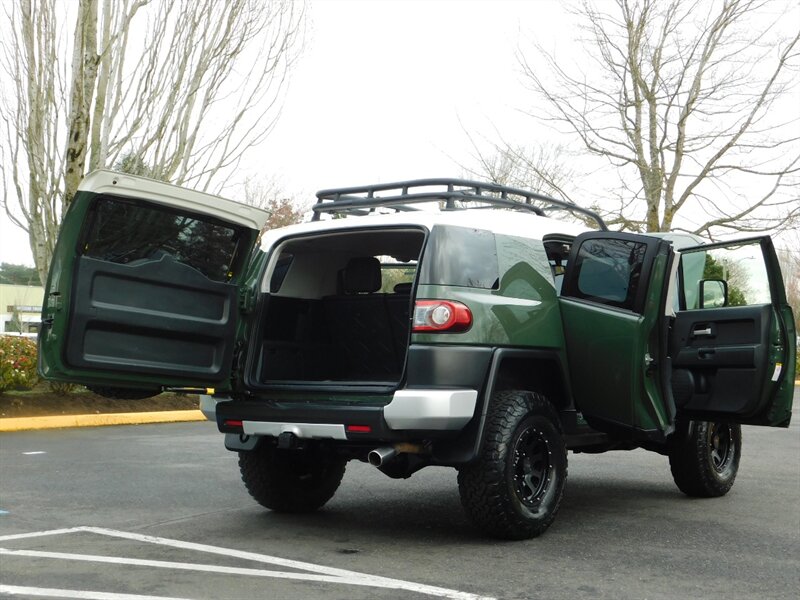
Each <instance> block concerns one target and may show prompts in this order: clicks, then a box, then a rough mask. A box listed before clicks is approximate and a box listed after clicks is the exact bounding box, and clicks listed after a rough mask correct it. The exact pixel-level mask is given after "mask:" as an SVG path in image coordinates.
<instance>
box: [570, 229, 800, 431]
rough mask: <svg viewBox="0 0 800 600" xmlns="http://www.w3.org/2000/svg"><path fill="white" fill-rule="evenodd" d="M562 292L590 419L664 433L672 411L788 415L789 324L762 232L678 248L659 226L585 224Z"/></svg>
mask: <svg viewBox="0 0 800 600" xmlns="http://www.w3.org/2000/svg"><path fill="white" fill-rule="evenodd" d="M714 281H716V282H717V283H714ZM559 303H560V308H561V314H562V322H563V325H564V334H565V339H566V345H567V357H568V361H569V368H570V375H571V385H572V390H573V395H574V397H575V402H576V406H577V408H578V410H580V411H581V413H582V414H583V416H584V417H585V418H586V420H587V421H588V422H589V423H590V425H592V426H593V427H594V428H596V429H598V430H600V431H606V432H608V433H612V434H613V433H617V432H618V433H623V434H624V435H625V436H631V435H632V436H633V437H634V438H636V439H642V440H663V438H664V437H665V436H667V435H669V434H670V433H671V432H672V430H673V429H674V425H675V420H676V418H678V417H680V416H684V417H686V418H691V419H700V420H716V421H732V422H738V423H748V424H757V425H771V426H784V427H785V426H788V423H789V419H790V417H791V404H792V393H793V378H794V361H795V352H796V348H795V336H796V331H795V324H794V319H793V316H792V311H791V308H790V307H789V306H788V304H787V302H786V295H785V291H784V287H783V281H782V279H781V274H780V268H779V266H778V262H777V258H776V256H775V251H774V248H773V246H772V242H771V241H770V239H769V238H768V237H763V238H755V239H749V240H738V241H735V242H727V243H724V244H711V245H705V246H699V247H694V248H684V249H682V250H680V253H676V252H675V250H674V249H673V248H672V246H671V244H670V242H668V241H667V240H665V239H663V238H659V237H655V236H645V235H633V234H626V233H608V232H592V233H586V234H583V235H580V236H578V238H576V240H575V242H574V244H573V246H572V249H571V252H570V257H569V262H568V265H567V268H566V272H565V277H564V284H563V288H562V295H561V297H560V299H559Z"/></svg>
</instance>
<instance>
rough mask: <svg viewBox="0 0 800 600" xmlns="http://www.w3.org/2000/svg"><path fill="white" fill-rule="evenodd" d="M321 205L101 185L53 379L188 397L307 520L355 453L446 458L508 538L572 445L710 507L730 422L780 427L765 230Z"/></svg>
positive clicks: (440, 185)
mask: <svg viewBox="0 0 800 600" xmlns="http://www.w3.org/2000/svg"><path fill="white" fill-rule="evenodd" d="M545 213H548V214H555V215H560V216H561V217H562V218H560V219H553V218H550V217H548V216H547V215H546V214H545ZM313 215H314V216H313V218H312V220H311V221H310V222H308V223H303V224H299V225H294V226H290V227H286V228H282V229H277V230H271V231H267V232H265V233H263V235H262V234H261V233H260V231H261V229H262V227H263V225H264V223H265V221H266V218H267V216H268V215H267V214H266V213H264V212H263V211H260V210H258V209H255V208H252V207H248V206H244V205H241V204H238V203H235V202H231V201H228V200H223V199H221V198H217V197H213V196H210V195H207V194H203V193H200V192H196V191H191V190H186V189H181V188H178V187H174V186H171V185H168V184H164V183H160V182H155V181H151V180H147V179H143V178H139V177H134V176H130V175H125V174H118V173H112V172H108V171H97V172H94V173H92V174H90V175H89V176H87V177H86V178H85V179H84V181H83V183H82V185H81V188H80V191H79V193H78V194H77V195H76V197H75V199H74V201H73V202H72V204H71V206H70V209H69V211H68V213H67V215H66V217H65V220H64V225H63V228H62V230H61V235H60V238H59V240H58V246H57V248H56V252H55V257H54V260H53V263H52V267H51V270H50V277H49V281H48V284H47V289H46V299H45V303H44V304H45V306H44V309H43V315H42V323H43V326H42V329H41V333H40V340H39V341H40V344H39V348H40V361H39V370H40V372H41V375H42V376H43V377H44V378H46V379H50V380H55V381H69V382H78V383H82V384H85V385H87V386H88V387H90V388H91V389H93V390H96V391H98V392H99V393H103V394H106V395H110V396H117V397H143V396H149V395H152V394H155V393H158V392H159V391H162V390H183V391H198V392H199V393H201V394H203V396H201V399H202V400H201V408H202V409H203V411H204V412H205V414H206V415H207V416H208V417H209V418H210V419H212V420H215V421H216V423H217V427H218V428H219V430H220V431H221V432H222V433H224V434H225V445H226V447H227V448H228V449H229V450H232V451H235V452H238V453H239V465H240V469H241V475H242V478H243V480H244V483H245V485H246V486H247V489H248V491H249V492H250V494H251V495H252V496H253V497H254V498H255V499H256V500H257V501H258V502H259V503H261V504H262V505H263V506H265V507H267V508H269V509H272V510H276V511H286V512H304V511H312V510H315V509H317V508H319V507H321V506H322V505H323V504H325V502H327V501H328V500H329V499H330V498H331V497H332V496H333V494H334V493H335V491H336V489H337V487H338V486H339V483H340V482H341V479H342V476H343V474H344V471H345V466H346V464H347V462H348V461H350V460H353V459H356V460H360V461H364V462H369V463H370V464H372V465H374V466H375V467H376V468H377V469H379V470H380V471H382V472H383V473H385V474H386V475H388V476H389V477H394V478H406V477H409V476H411V475H412V474H413V473H414V472H416V471H417V470H419V469H421V468H423V467H426V466H430V465H438V466H448V467H453V468H455V469H457V470H458V485H459V490H460V493H461V499H462V503H463V506H464V508H465V510H466V512H467V514H468V516H469V518H470V520H471V521H472V522H473V523H474V524H475V525H476V526H477V527H478V528H479V529H481V530H482V531H484V532H486V533H488V534H490V535H493V536H497V537H502V538H512V539H519V538H528V537H533V536H536V535H539V534H541V533H542V532H543V531H544V530H545V529H547V527H548V526H549V525H550V523H551V522H552V521H553V519H554V517H555V515H556V512H557V511H558V507H559V504H560V502H561V498H562V495H563V492H564V484H565V482H566V477H567V451H568V450H571V451H572V452H588V453H598V452H605V451H608V450H629V449H632V448H644V449H647V450H651V451H653V452H658V453H660V454H663V455H664V456H666V457H668V459H669V462H670V466H671V468H672V474H673V477H674V479H675V483H676V484H677V485H678V487H679V488H680V489H681V490H682V491H683V492H684V493H686V494H688V495H690V496H721V495H723V494H725V493H726V492H727V491H728V490H729V489H730V487H731V485H732V484H733V481H734V478H735V477H736V473H737V470H738V466H739V459H740V455H741V428H740V424H742V423H746V424H751V425H765V426H773V427H787V426H788V425H789V420H790V418H791V404H792V393H793V379H794V365H795V352H796V348H795V343H796V342H795V340H796V331H795V323H794V319H793V316H792V312H791V309H790V307H789V305H788V304H787V302H786V295H785V291H784V286H783V281H782V279H781V274H780V269H779V267H778V262H777V259H776V256H775V251H774V249H773V246H772V242H771V241H770V239H769V238H768V237H759V238H750V239H744V240H737V241H734V242H727V243H724V244H699V243H698V242H700V241H701V240H699V239H698V238H694V237H692V236H689V235H685V234H661V235H659V236H656V235H633V234H630V233H615V232H609V231H608V230H607V228H606V226H605V224H604V223H603V221H602V220H601V219H600V218H599V217H598V216H597V215H596V214H595V213H593V212H591V211H588V210H585V209H582V208H580V207H578V206H575V205H573V204H568V203H565V202H560V201H557V200H554V199H551V198H547V197H544V196H541V195H538V194H535V193H533V192H528V191H524V190H518V189H512V188H508V187H503V186H499V185H494V184H488V183H478V182H471V181H462V180H454V179H429V180H419V181H408V182H401V183H395V184H382V185H374V186H364V187H354V188H348V189H336V190H325V191H322V192H319V194H318V201H317V203H316V205H315V206H314V207H313ZM570 215H571V216H570ZM344 217H347V218H344ZM565 217H566V218H565ZM588 224H591V225H592V227H593V228H594V229H590V228H589V227H588Z"/></svg>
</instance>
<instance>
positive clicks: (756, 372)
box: [670, 237, 796, 427]
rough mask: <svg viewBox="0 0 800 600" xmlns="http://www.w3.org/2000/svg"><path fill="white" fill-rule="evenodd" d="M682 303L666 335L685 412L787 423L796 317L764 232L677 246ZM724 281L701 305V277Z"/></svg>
mask: <svg viewBox="0 0 800 600" xmlns="http://www.w3.org/2000/svg"><path fill="white" fill-rule="evenodd" d="M680 273H681V275H680V289H681V295H680V310H678V312H677V314H676V316H675V323H674V327H673V330H672V335H671V340H670V353H671V355H672V360H673V366H674V368H675V371H674V373H673V386H672V387H673V392H674V395H675V401H676V403H677V404H678V407H679V409H680V411H681V412H682V413H684V414H685V415H686V416H687V417H689V418H695V419H704V420H712V419H713V420H729V421H735V422H738V423H746V424H753V425H772V426H784V427H785V426H788V424H789V420H790V418H791V407H792V393H793V390H792V381H793V378H794V361H795V352H796V349H795V343H794V336H795V335H796V333H795V324H794V319H793V317H792V314H791V309H790V308H789V306H788V304H787V302H786V294H785V291H784V287H783V279H782V277H781V273H780V267H779V266H778V261H777V257H776V256H775V250H774V248H773V246H772V242H771V240H770V239H769V238H768V237H762V238H753V239H748V240H736V241H734V242H727V243H719V244H709V245H706V246H699V247H696V248H684V249H682V250H681V269H680ZM709 279H718V280H722V281H725V283H726V286H727V290H728V293H727V297H726V305H725V306H723V307H720V308H702V304H703V302H702V300H703V299H702V298H701V297H700V296H701V294H700V291H699V290H700V289H702V288H701V287H700V283H701V282H702V281H703V280H709Z"/></svg>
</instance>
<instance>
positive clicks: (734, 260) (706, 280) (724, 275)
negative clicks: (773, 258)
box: [680, 240, 772, 310]
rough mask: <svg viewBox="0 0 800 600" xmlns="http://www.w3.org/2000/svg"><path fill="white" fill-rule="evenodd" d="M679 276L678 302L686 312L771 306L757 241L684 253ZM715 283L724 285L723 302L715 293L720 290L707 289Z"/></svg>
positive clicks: (763, 265) (760, 251)
mask: <svg viewBox="0 0 800 600" xmlns="http://www.w3.org/2000/svg"><path fill="white" fill-rule="evenodd" d="M680 273H681V296H682V298H681V302H682V306H683V307H685V308H686V309H689V310H691V309H696V308H703V307H705V308H709V307H712V306H723V305H724V306H750V305H754V304H769V303H770V302H772V297H771V294H770V287H769V276H768V274H767V266H766V264H765V262H764V254H763V252H762V250H761V245H760V242H759V240H748V241H747V242H743V243H739V244H736V245H729V246H724V247H712V248H708V249H702V248H701V249H695V250H689V251H687V252H684V253H683V254H682V255H681V270H680ZM715 281H722V282H725V287H726V288H727V295H726V297H725V298H723V297H722V296H721V292H717V290H718V289H720V288H718V287H717V286H714V285H711V283H710V282H715ZM701 285H702V287H701ZM701 290H702V298H701ZM723 300H724V302H723ZM701 301H702V302H701Z"/></svg>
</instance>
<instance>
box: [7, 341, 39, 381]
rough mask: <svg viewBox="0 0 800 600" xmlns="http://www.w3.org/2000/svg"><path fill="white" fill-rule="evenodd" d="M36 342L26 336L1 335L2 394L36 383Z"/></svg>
mask: <svg viewBox="0 0 800 600" xmlns="http://www.w3.org/2000/svg"><path fill="white" fill-rule="evenodd" d="M37 380H38V377H37V375H36V342H34V341H33V340H31V339H28V338H25V337H16V336H10V335H4V336H0V394H2V393H3V392H4V391H6V390H12V389H29V388H31V387H33V386H34V385H36V382H37Z"/></svg>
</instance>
